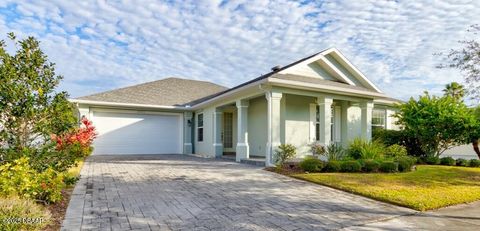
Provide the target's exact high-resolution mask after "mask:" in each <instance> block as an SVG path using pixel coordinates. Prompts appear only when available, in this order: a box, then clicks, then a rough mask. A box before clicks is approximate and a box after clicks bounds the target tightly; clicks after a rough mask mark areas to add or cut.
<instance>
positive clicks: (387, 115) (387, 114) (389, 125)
mask: <svg viewBox="0 0 480 231" xmlns="http://www.w3.org/2000/svg"><path fill="white" fill-rule="evenodd" d="M392 116H393V111H392V110H388V109H385V129H386V130H392V129H393V127H392V125H393V121H392V119H393V118H392Z"/></svg>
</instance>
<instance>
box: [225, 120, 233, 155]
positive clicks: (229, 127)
mask: <svg viewBox="0 0 480 231" xmlns="http://www.w3.org/2000/svg"><path fill="white" fill-rule="evenodd" d="M223 148H224V152H233V151H234V150H233V113H231V112H225V113H224V114H223Z"/></svg>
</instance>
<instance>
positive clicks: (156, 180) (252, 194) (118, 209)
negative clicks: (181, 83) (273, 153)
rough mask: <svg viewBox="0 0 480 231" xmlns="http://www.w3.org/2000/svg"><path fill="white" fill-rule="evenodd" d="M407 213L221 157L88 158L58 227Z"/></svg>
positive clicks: (295, 223) (289, 226) (284, 223)
mask: <svg viewBox="0 0 480 231" xmlns="http://www.w3.org/2000/svg"><path fill="white" fill-rule="evenodd" d="M410 213H412V211H411V210H408V209H405V208H400V207H397V206H393V205H389V204H385V203H381V202H377V201H373V200H370V199H367V198H364V197H361V196H357V195H353V194H349V193H345V192H342V191H338V190H335V189H331V188H328V187H324V186H320V185H315V184H312V183H308V182H303V181H300V180H296V179H292V178H289V177H286V176H282V175H278V174H275V173H272V172H268V171H265V170H263V169H261V168H259V167H254V166H249V165H244V164H238V163H235V162H229V161H227V160H218V159H204V158H199V157H194V156H189V155H150V156H144V155H142V156H92V157H89V158H88V160H87V161H86V162H85V165H84V167H83V169H82V171H81V179H80V181H79V182H78V183H77V185H76V187H75V190H74V192H73V194H72V198H71V201H70V204H69V207H68V209H67V214H66V217H65V220H64V222H63V226H62V230H324V229H328V230H331V229H341V228H348V227H353V226H358V225H362V224H367V223H371V222H375V221H379V220H385V219H391V218H393V217H396V216H401V215H405V214H410Z"/></svg>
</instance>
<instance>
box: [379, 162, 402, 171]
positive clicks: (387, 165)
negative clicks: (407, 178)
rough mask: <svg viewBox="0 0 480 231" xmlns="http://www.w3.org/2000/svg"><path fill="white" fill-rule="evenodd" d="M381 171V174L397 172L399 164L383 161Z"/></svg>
mask: <svg viewBox="0 0 480 231" xmlns="http://www.w3.org/2000/svg"><path fill="white" fill-rule="evenodd" d="M379 169H380V171H381V172H397V171H398V164H397V163H396V162H394V161H383V162H382V163H380V168H379Z"/></svg>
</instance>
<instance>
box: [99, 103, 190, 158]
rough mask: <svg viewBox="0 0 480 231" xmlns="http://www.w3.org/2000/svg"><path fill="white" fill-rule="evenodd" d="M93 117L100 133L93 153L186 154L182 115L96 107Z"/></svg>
mask: <svg viewBox="0 0 480 231" xmlns="http://www.w3.org/2000/svg"><path fill="white" fill-rule="evenodd" d="M90 116H91V119H92V121H93V124H94V125H95V127H96V129H97V132H98V137H97V139H96V140H95V142H94V144H93V146H94V151H93V155H125V154H180V153H182V137H183V134H182V115H181V114H178V113H165V112H151V111H136V110H111V109H93V110H92V114H90Z"/></svg>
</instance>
